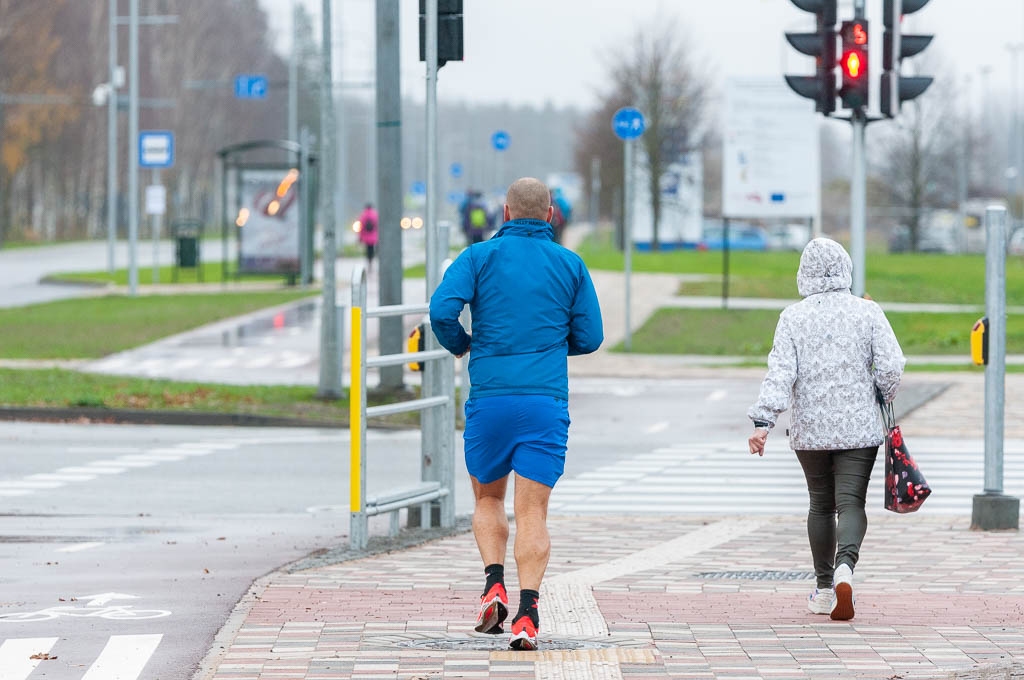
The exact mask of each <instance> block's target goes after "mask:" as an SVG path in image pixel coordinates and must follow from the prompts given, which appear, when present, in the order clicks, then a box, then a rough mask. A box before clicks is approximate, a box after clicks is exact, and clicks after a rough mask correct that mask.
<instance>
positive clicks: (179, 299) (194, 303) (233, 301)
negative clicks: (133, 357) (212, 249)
mask: <svg viewBox="0 0 1024 680" xmlns="http://www.w3.org/2000/svg"><path fill="white" fill-rule="evenodd" d="M310 295H311V294H310V292H309V291H272V292H244V293H209V294H207V293H198V294H188V295H173V296H170V295H149V296H138V297H127V296H120V295H109V296H105V297H92V298H77V299H72V300H60V301H57V302H48V303H44V304H38V305H29V306H25V307H13V308H9V309H0V358H4V359H94V358H99V357H103V356H106V355H108V354H113V353H114V352H120V351H122V350H126V349H130V348H132V347H138V346H139V345H144V344H147V343H150V342H154V341H156V340H159V339H161V338H164V337H167V336H169V335H174V334H176V333H181V332H184V331H186V330H190V329H193V328H197V327H199V326H202V325H204V324H207V323H212V322H214V321H219V320H221V319H226V318H230V317H233V316H238V315H241V314H247V313H249V312H254V311H256V310H259V309H263V308H266V307H273V306H275V305H280V304H284V303H286V302H291V301H293V300H298V299H301V298H304V297H310Z"/></svg>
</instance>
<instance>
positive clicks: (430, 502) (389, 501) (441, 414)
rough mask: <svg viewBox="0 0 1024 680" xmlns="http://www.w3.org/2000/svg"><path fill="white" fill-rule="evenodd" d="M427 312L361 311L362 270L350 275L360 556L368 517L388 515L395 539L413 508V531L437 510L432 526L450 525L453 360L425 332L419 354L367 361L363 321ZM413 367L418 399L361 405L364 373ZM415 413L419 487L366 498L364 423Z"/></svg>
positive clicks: (404, 308)
mask: <svg viewBox="0 0 1024 680" xmlns="http://www.w3.org/2000/svg"><path fill="white" fill-rule="evenodd" d="M428 311H429V305H428V304H427V303H425V302H424V303H420V304H404V305H387V306H381V307H367V306H366V270H365V269H364V268H363V267H358V268H357V269H356V270H355V271H354V272H353V273H352V308H351V311H350V318H351V334H352V340H351V344H350V348H351V350H350V351H351V363H350V368H349V370H350V371H351V382H350V384H351V387H350V402H349V409H350V410H349V433H350V441H351V444H350V458H349V465H350V485H351V486H350V490H349V505H350V510H351V524H350V530H349V543H350V545H351V546H352V548H355V549H358V550H362V549H363V548H365V547H366V546H367V543H368V542H369V518H370V517H372V516H375V515H381V514H385V513H391V520H390V521H391V524H390V532H391V534H392V535H395V534H397V533H398V529H399V514H398V513H399V511H400V510H401V509H402V508H410V509H412V508H416V507H418V508H419V511H420V526H421V527H423V528H428V527H430V526H432V525H433V515H434V513H433V508H434V504H435V502H436V503H437V505H438V506H439V518H438V522H439V524H440V526H442V527H452V526H455V496H454V491H453V487H454V482H455V360H454V357H453V356H452V355H451V353H449V352H448V350H445V349H442V348H440V347H439V346H438V344H437V339H436V338H435V337H434V334H433V333H432V332H430V325H429V322H426V325H425V328H424V334H423V335H424V350H423V351H421V352H404V353H400V354H385V355H380V356H372V357H368V356H367V352H366V325H365V323H364V322H365V321H366V320H367V319H372V318H378V319H380V318H385V317H395V316H407V315H412V314H424V315H425V314H427V312H428ZM412 362H420V363H422V365H423V381H422V388H421V392H420V396H419V398H417V399H411V400H408V401H399V402H395V403H391V404H381V405H378V406H367V403H366V401H367V399H366V373H367V370H368V369H371V368H381V367H383V366H398V365H401V364H408V363H412ZM412 411H420V412H421V413H422V416H421V421H420V425H421V437H420V461H421V483H420V484H419V485H417V486H414V487H411V488H407V489H395V490H390V491H388V492H386V493H384V494H381V495H379V496H376V497H374V498H369V499H368V498H367V497H366V448H367V447H366V421H367V419H369V418H374V417H379V416H387V415H394V414H396V413H408V412H412Z"/></svg>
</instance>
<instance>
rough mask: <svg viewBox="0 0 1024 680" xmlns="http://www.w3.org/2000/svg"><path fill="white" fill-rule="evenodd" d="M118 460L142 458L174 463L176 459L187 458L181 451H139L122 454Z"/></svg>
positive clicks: (156, 461)
mask: <svg viewBox="0 0 1024 680" xmlns="http://www.w3.org/2000/svg"><path fill="white" fill-rule="evenodd" d="M118 460H121V461H129V460H141V461H151V462H154V463H165V462H166V463H173V462H174V461H178V460H185V455H184V454H181V453H177V454H175V453H139V454H135V455H131V456H121V457H120V458H118Z"/></svg>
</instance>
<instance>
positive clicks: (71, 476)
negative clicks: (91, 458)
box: [25, 473, 96, 482]
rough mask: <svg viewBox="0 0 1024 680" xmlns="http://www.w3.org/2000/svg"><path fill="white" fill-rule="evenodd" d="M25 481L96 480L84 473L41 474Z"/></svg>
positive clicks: (29, 477)
mask: <svg viewBox="0 0 1024 680" xmlns="http://www.w3.org/2000/svg"><path fill="white" fill-rule="evenodd" d="M25 479H31V480H35V481H40V482H88V481H89V480H90V479H96V475H92V474H84V473H65V474H52V473H43V474H38V475H29V476H28V477H26V478H25Z"/></svg>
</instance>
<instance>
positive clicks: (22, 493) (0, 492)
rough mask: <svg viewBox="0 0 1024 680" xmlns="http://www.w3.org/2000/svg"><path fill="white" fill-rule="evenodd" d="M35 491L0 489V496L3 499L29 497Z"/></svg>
mask: <svg viewBox="0 0 1024 680" xmlns="http://www.w3.org/2000/svg"><path fill="white" fill-rule="evenodd" d="M34 493H35V491H33V490H30V489H0V496H3V497H5V498H8V497H11V496H31V495H32V494H34Z"/></svg>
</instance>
